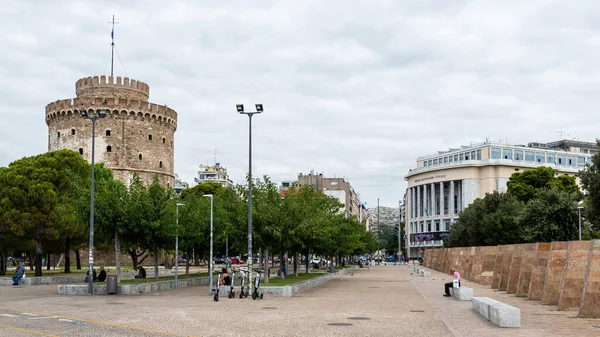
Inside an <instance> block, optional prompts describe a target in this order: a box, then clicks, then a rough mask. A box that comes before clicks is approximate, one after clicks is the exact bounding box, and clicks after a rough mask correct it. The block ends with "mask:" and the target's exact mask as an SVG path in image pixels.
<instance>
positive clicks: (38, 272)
mask: <svg viewBox="0 0 600 337" xmlns="http://www.w3.org/2000/svg"><path fill="white" fill-rule="evenodd" d="M42 251H43V249H42V240H35V276H42Z"/></svg>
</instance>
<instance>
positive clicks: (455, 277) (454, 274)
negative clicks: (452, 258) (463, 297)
mask: <svg viewBox="0 0 600 337" xmlns="http://www.w3.org/2000/svg"><path fill="white" fill-rule="evenodd" d="M450 274H452V282H448V283H446V284H444V286H445V288H446V293H445V294H444V296H446V297H450V296H451V295H450V288H452V287H454V281H458V286H459V287H460V274H459V273H458V272H457V271H456V270H455V269H454V268H450Z"/></svg>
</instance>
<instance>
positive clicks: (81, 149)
mask: <svg viewBox="0 0 600 337" xmlns="http://www.w3.org/2000/svg"><path fill="white" fill-rule="evenodd" d="M79 154H80V155H82V156H83V148H81V147H80V148H79Z"/></svg>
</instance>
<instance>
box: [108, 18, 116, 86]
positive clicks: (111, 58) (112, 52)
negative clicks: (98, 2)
mask: <svg viewBox="0 0 600 337" xmlns="http://www.w3.org/2000/svg"><path fill="white" fill-rule="evenodd" d="M109 23H112V31H111V32H110V38H111V40H112V42H111V44H110V49H111V51H110V76H111V77H112V76H113V75H114V74H113V69H114V62H115V23H118V22H115V15H114V14H113V18H112V22H109Z"/></svg>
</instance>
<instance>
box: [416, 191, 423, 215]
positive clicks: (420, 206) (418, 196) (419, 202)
mask: <svg viewBox="0 0 600 337" xmlns="http://www.w3.org/2000/svg"><path fill="white" fill-rule="evenodd" d="M422 209H423V205H422V204H421V186H417V218H420V217H421V214H422V213H421V210H422Z"/></svg>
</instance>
